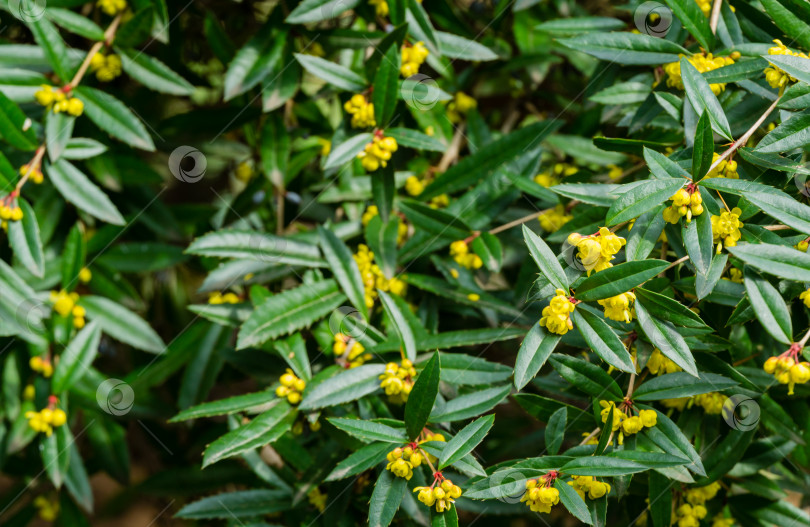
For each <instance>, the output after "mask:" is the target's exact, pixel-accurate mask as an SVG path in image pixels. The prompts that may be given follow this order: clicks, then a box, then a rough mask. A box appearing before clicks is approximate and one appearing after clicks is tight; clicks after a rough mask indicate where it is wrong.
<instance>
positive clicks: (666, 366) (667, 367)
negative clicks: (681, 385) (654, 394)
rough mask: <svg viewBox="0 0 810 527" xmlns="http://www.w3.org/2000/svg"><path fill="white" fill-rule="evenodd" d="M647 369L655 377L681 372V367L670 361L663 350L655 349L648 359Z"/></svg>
mask: <svg viewBox="0 0 810 527" xmlns="http://www.w3.org/2000/svg"><path fill="white" fill-rule="evenodd" d="M646 367H647V369H648V370H650V373H652V374H653V375H663V374H665V373H675V372H676V371H681V367H680V366H678V365H677V364H675V363H674V362H673V361H672V360H671V359H668V358H667V357H666V356H665V355H664V354H663V353H661V350H659V349H658V348H655V349H654V350H653V351H652V353H651V354H650V358H649V359H647V364H646Z"/></svg>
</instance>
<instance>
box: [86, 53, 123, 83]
mask: <svg viewBox="0 0 810 527" xmlns="http://www.w3.org/2000/svg"><path fill="white" fill-rule="evenodd" d="M90 69H91V70H92V71H94V72H95V73H96V78H97V79H98V80H99V81H100V82H110V81H111V80H113V79H115V78H116V77H118V76H119V75H121V58H120V57H119V56H118V55H113V54H110V55H105V54H103V53H96V54H95V55H93V58H92V59H90Z"/></svg>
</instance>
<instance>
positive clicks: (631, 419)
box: [599, 401, 658, 445]
mask: <svg viewBox="0 0 810 527" xmlns="http://www.w3.org/2000/svg"><path fill="white" fill-rule="evenodd" d="M599 406H601V407H602V410H600V412H599V415H600V416H601V417H602V422H603V423H606V422H607V420H608V417H610V412H611V411H612V412H613V429H612V431H613V432H619V444H620V445H621V444H623V443H624V436H626V435H628V436H629V435H633V434H637V433H639V432H641V430H642V429H644V428H645V427H646V428H652V427H653V426H655V425H656V424H657V423H658V414H657V413H656V412H655V410H640V411H639V412H638V415H628V414H626V413H624V412H623V411H621V410H620V409H618V408H616V404H615V403H613V402H609V401H599Z"/></svg>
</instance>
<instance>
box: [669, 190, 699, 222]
mask: <svg viewBox="0 0 810 527" xmlns="http://www.w3.org/2000/svg"><path fill="white" fill-rule="evenodd" d="M669 199H671V200H672V205H670V206H669V207H667V208H665V209H664V214H663V216H664V221H666V222H669V223H672V224H673V225H674V224H676V223H678V221H679V220H680V219H681V217H683V216H686V223H689V222H690V221H692V217H693V216H700V215H701V214H703V198H702V197H700V192H698V190H697V188H696V187H695V186H694V185H687V187H686V188H682V189H680V190H678V192H676V193H675V194H673V195H672V197H671V198H669Z"/></svg>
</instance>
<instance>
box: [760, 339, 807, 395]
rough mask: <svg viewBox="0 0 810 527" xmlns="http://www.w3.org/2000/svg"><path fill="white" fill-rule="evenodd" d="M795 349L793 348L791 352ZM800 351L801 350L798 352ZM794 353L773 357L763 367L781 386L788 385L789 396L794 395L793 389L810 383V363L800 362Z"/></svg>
mask: <svg viewBox="0 0 810 527" xmlns="http://www.w3.org/2000/svg"><path fill="white" fill-rule="evenodd" d="M793 349H794V348H793V347H791V350H793ZM798 351H800V350H798ZM792 355H793V352H792V351H790V350H789V351H788V352H787V354H782V355H780V356H779V357H771V358H769V359H768V360H766V361H765V365H764V366H763V367H762V369H763V370H765V373H770V374H771V375H773V376H774V378H775V379H776V380H777V381H778V382H779V384H787V385H788V395H793V387H794V386H795V385H797V384H805V383H806V382H807V381H810V362H799V361H798V356H796V358H794V357H793V356H792Z"/></svg>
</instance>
